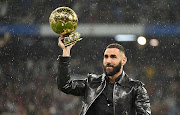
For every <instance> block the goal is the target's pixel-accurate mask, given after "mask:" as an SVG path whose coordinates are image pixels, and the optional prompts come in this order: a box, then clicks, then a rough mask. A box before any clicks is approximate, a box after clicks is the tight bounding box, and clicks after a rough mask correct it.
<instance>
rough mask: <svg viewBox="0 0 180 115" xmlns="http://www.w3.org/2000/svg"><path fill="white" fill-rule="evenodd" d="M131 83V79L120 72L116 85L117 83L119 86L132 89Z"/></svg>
mask: <svg viewBox="0 0 180 115" xmlns="http://www.w3.org/2000/svg"><path fill="white" fill-rule="evenodd" d="M131 81H133V79H131V78H129V77H128V75H127V74H126V73H125V72H124V71H122V76H121V78H120V79H119V81H118V82H117V83H119V84H120V85H121V86H125V87H132V82H131Z"/></svg>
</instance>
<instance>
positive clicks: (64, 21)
mask: <svg viewBox="0 0 180 115" xmlns="http://www.w3.org/2000/svg"><path fill="white" fill-rule="evenodd" d="M49 23H50V26H51V28H52V30H53V31H54V32H55V33H57V34H58V35H70V34H71V33H72V32H73V31H74V30H75V29H76V28H77V24H78V17H77V14H76V13H75V12H74V11H73V10H72V9H71V8H69V7H59V8H56V9H55V10H54V11H53V12H52V13H51V15H50V17H49Z"/></svg>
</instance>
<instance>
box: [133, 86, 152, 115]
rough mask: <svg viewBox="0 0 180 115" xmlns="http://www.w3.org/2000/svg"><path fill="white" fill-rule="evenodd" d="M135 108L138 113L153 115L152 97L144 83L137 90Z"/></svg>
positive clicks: (140, 114)
mask: <svg viewBox="0 0 180 115" xmlns="http://www.w3.org/2000/svg"><path fill="white" fill-rule="evenodd" d="M135 108H136V112H137V115H151V108H150V99H149V96H148V93H147V91H146V89H145V88H144V87H143V84H141V85H139V86H138V87H137V90H136V96H135Z"/></svg>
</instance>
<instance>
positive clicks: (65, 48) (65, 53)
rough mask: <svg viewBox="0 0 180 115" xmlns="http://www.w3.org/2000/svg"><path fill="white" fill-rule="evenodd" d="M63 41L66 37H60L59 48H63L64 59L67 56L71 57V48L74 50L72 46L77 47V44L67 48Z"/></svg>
mask: <svg viewBox="0 0 180 115" xmlns="http://www.w3.org/2000/svg"><path fill="white" fill-rule="evenodd" d="M63 39H64V36H61V37H59V42H58V46H59V47H61V49H62V50H63V54H62V56H63V57H66V56H67V57H69V56H70V51H71V48H72V46H73V45H75V44H76V43H73V44H71V45H69V46H66V47H65V45H64V43H63V42H62V40H63Z"/></svg>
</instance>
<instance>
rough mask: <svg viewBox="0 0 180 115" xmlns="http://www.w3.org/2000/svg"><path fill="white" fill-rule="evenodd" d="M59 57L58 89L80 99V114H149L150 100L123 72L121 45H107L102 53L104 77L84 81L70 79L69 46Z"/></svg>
mask: <svg viewBox="0 0 180 115" xmlns="http://www.w3.org/2000/svg"><path fill="white" fill-rule="evenodd" d="M62 39H63V37H60V38H59V43H58V45H59V46H60V47H61V48H62V50H63V54H62V56H59V76H58V77H57V85H58V88H59V89H60V90H61V91H63V92H64V93H66V94H72V95H76V96H82V97H83V105H82V110H81V113H80V115H151V109H150V101H149V96H148V94H147V91H146V89H145V88H144V87H143V83H142V82H140V81H138V80H133V79H131V78H129V77H128V75H127V74H126V73H125V72H124V71H123V66H124V65H125V64H126V61H127V58H126V56H125V51H124V48H123V46H121V45H119V44H116V43H114V44H110V45H108V46H107V48H106V50H105V52H104V59H103V66H104V72H105V73H104V74H102V75H95V74H88V76H87V78H86V79H84V80H72V79H70V73H69V72H70V71H69V69H70V68H69V63H70V51H71V48H72V46H73V45H74V44H73V45H70V46H67V47H65V46H64V44H63V42H62V41H61V40H62Z"/></svg>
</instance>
